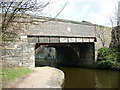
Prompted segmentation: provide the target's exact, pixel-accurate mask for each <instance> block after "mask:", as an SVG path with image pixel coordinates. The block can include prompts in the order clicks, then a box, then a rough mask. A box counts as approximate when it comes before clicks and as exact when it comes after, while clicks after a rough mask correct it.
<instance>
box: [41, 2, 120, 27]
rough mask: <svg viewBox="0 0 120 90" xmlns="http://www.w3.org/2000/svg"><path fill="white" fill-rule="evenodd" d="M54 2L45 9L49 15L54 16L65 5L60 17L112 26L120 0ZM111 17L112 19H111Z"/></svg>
mask: <svg viewBox="0 0 120 90" xmlns="http://www.w3.org/2000/svg"><path fill="white" fill-rule="evenodd" d="M51 1H52V2H53V3H52V4H51V5H50V6H48V7H46V9H45V10H44V11H43V14H44V13H47V16H51V17H54V16H55V15H56V14H57V13H58V12H59V11H60V10H61V9H62V8H63V6H64V5H65V3H66V2H67V3H66V7H65V8H64V9H63V11H62V12H61V13H60V14H59V16H57V18H60V19H67V20H73V21H80V22H81V21H87V22H91V23H93V24H98V25H104V26H112V24H111V19H112V20H113V21H115V17H116V11H117V8H118V1H120V0H51ZM110 18H111V19H110Z"/></svg>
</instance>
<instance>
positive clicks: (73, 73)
mask: <svg viewBox="0 0 120 90" xmlns="http://www.w3.org/2000/svg"><path fill="white" fill-rule="evenodd" d="M59 69H61V70H62V71H63V72H64V73H65V83H64V86H63V87H64V88H120V72H118V71H108V70H95V69H83V68H63V67H61V68H59Z"/></svg>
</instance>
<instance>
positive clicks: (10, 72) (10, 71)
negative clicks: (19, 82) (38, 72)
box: [2, 67, 32, 80]
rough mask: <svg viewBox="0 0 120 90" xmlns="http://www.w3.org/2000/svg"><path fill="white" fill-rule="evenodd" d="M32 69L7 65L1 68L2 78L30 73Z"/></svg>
mask: <svg viewBox="0 0 120 90" xmlns="http://www.w3.org/2000/svg"><path fill="white" fill-rule="evenodd" d="M31 71H32V70H31V69H28V68H25V67H8V68H3V69H2V79H3V80H14V79H15V78H18V77H21V76H22V75H24V74H28V73H30V72H31Z"/></svg>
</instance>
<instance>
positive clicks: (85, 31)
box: [6, 17, 111, 68]
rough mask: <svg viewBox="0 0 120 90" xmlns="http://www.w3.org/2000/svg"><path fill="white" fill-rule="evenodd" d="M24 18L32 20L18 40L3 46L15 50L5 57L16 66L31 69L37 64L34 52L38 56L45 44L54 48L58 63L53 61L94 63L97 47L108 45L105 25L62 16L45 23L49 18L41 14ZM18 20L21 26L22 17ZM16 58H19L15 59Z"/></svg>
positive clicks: (75, 64) (109, 40)
mask: <svg viewBox="0 0 120 90" xmlns="http://www.w3.org/2000/svg"><path fill="white" fill-rule="evenodd" d="M28 19H29V21H31V22H32V23H29V24H28V25H27V28H24V32H21V34H20V38H21V42H19V43H17V44H16V43H15V44H13V45H11V46H12V47H13V49H11V48H7V49H6V52H7V51H8V52H16V53H14V57H12V56H10V55H9V57H12V58H11V59H12V60H14V61H13V62H17V64H18V65H19V66H26V67H30V68H34V67H35V65H36V64H37V63H38V62H36V60H35V58H36V54H38V55H37V56H39V52H41V50H42V49H45V48H47V47H52V48H54V49H55V52H54V55H55V59H57V61H58V62H59V63H57V64H67V65H73V66H88V67H89V66H94V63H95V62H96V58H97V50H98V49H99V48H101V47H103V46H105V47H108V46H109V44H110V42H111V39H110V37H111V28H109V27H104V26H99V25H95V24H91V23H88V22H75V21H69V20H62V19H54V20H50V21H47V22H46V19H49V18H44V17H34V18H33V17H32V18H31V17H28V18H27V19H26V20H28ZM44 21H45V22H44ZM21 23H22V25H23V26H25V24H26V23H25V22H24V21H23V20H22V22H21ZM21 27H22V26H21ZM25 27H26V26H25ZM43 47H44V48H43ZM9 50H10V51H9ZM36 52H37V53H36ZM18 53H19V54H18ZM11 55H12V54H11ZM17 58H19V59H20V60H17V61H16V59H17ZM6 61H7V60H6ZM64 62H65V63H64ZM35 63H36V64H35Z"/></svg>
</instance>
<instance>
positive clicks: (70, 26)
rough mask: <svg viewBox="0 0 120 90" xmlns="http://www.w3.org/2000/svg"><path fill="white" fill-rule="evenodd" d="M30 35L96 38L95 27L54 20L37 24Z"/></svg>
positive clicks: (30, 30)
mask: <svg viewBox="0 0 120 90" xmlns="http://www.w3.org/2000/svg"><path fill="white" fill-rule="evenodd" d="M28 35H38V36H68V37H95V26H94V25H85V24H81V23H71V22H65V21H54V20H53V21H48V22H44V23H42V22H37V24H35V25H31V26H30V27H29V31H28Z"/></svg>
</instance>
